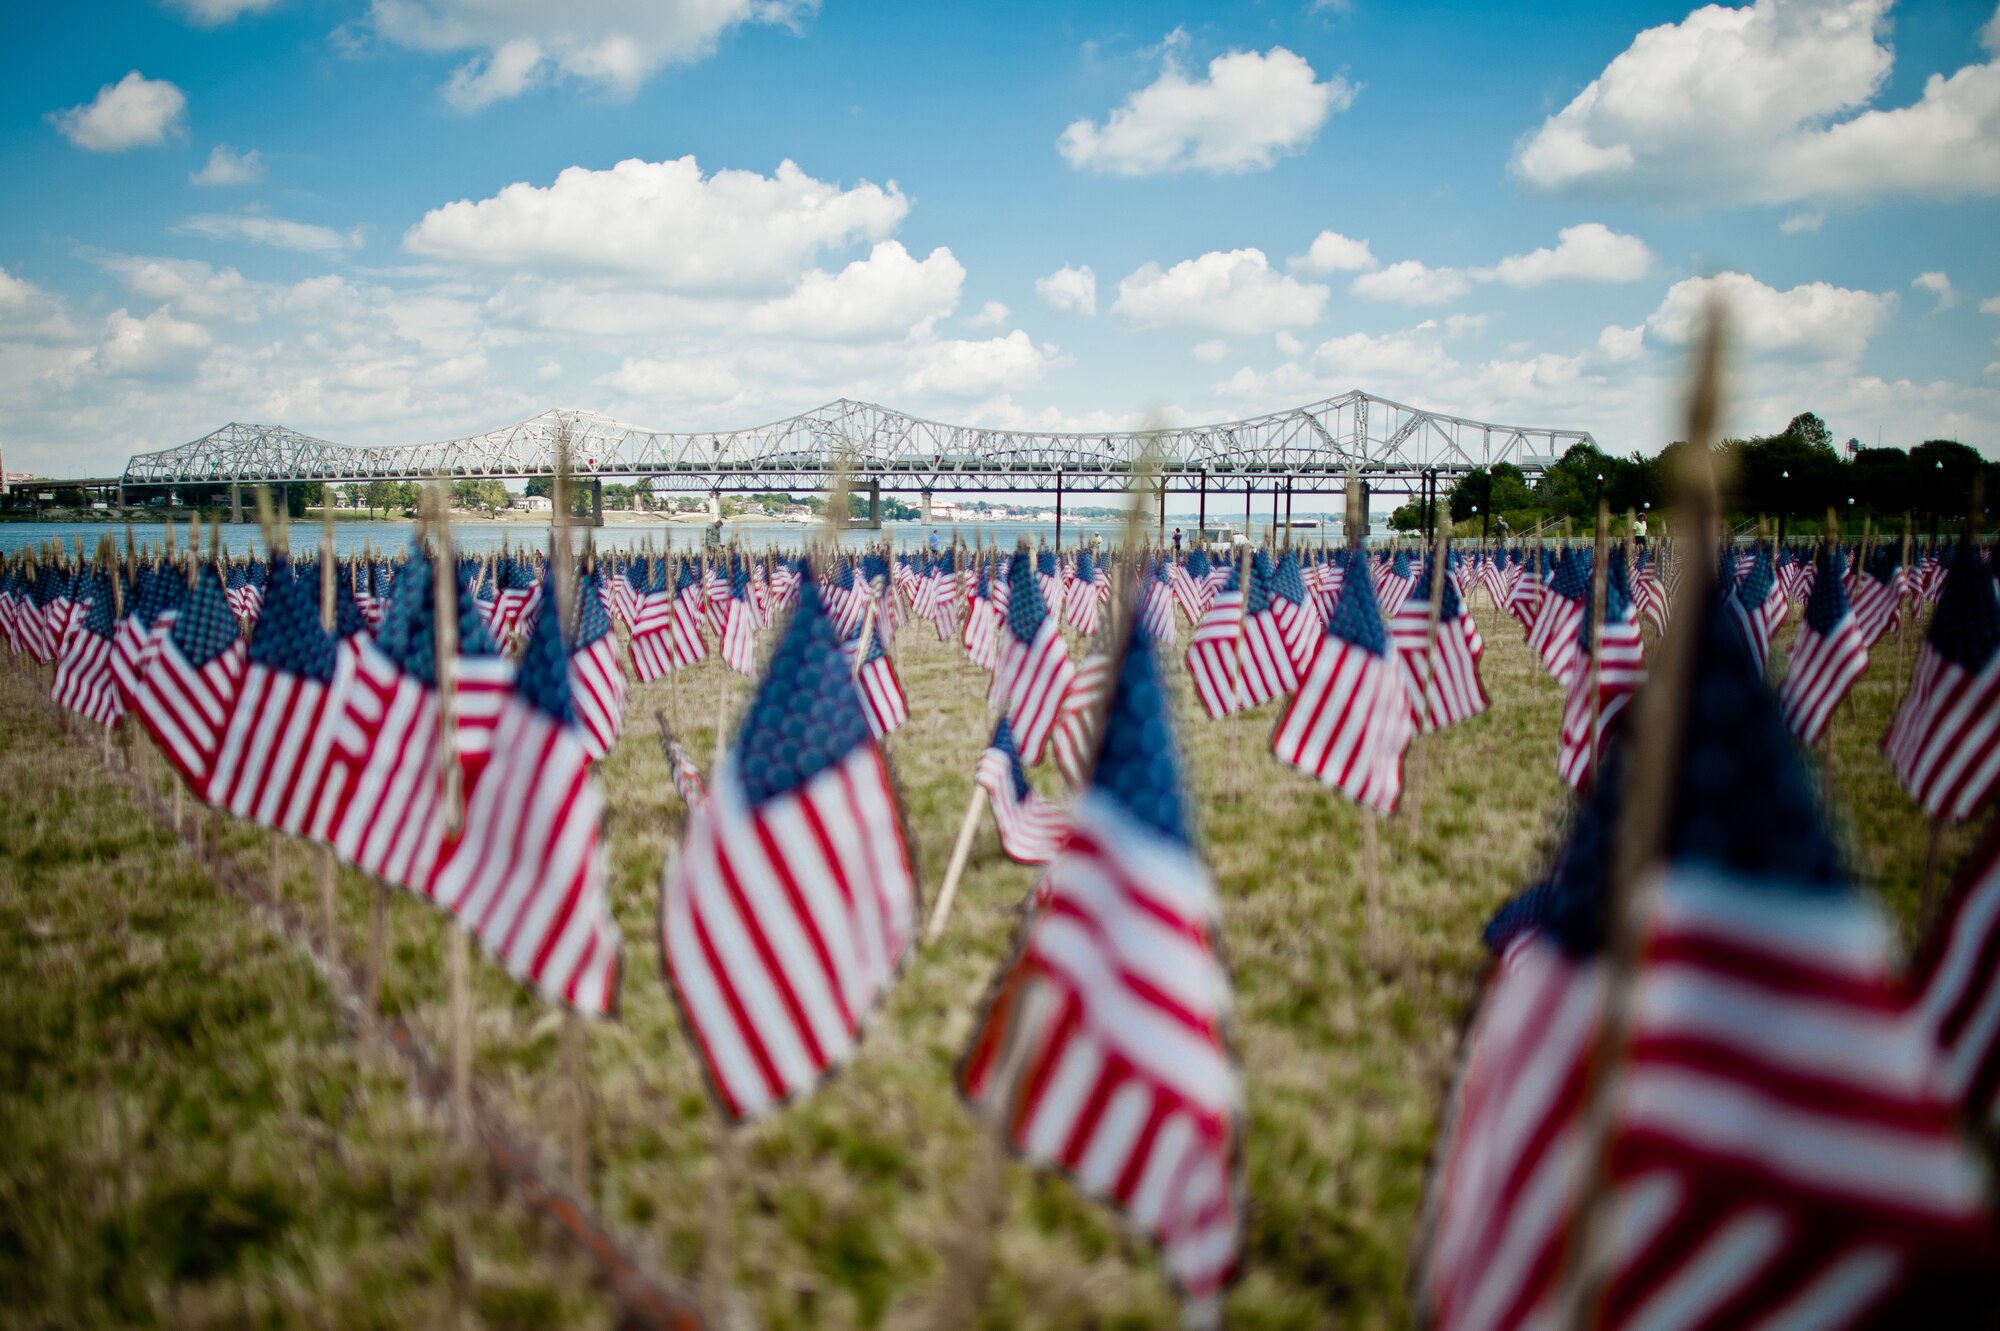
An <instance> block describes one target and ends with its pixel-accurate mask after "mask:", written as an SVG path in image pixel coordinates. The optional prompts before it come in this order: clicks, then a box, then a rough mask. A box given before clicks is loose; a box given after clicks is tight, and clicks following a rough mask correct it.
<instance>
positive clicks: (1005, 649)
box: [988, 546, 1076, 766]
mask: <svg viewBox="0 0 2000 1331" xmlns="http://www.w3.org/2000/svg"><path fill="white" fill-rule="evenodd" d="M1009 583H1010V584H1011V585H1010V586H1009V588H1008V593H1007V618H1006V620H1005V622H1004V623H1003V624H1002V626H1001V630H1000V664H999V666H998V667H997V668H996V669H995V670H994V672H993V688H992V691H991V693H990V694H989V695H988V696H989V700H990V701H991V702H992V704H993V705H994V706H995V707H997V708H1001V709H1004V711H1005V713H1006V715H1007V718H1008V719H1009V720H1011V721H1012V722H1013V723H1014V738H1015V739H1016V740H1018V741H1019V742H1020V745H1021V755H1022V757H1024V758H1025V759H1026V760H1027V762H1028V764H1029V765H1030V766H1033V765H1034V764H1036V763H1039V762H1041V760H1042V752H1043V750H1044V749H1046V748H1047V747H1048V742H1049V734H1050V732H1051V731H1053V730H1054V729H1055V727H1056V722H1057V721H1058V720H1060V719H1061V717H1062V704H1063V695H1064V694H1066V693H1068V692H1069V686H1070V681H1071V680H1073V679H1074V678H1075V677H1076V670H1075V667H1073V666H1072V665H1071V664H1070V660H1069V645H1068V644H1067V643H1065V642H1064V641H1063V636H1062V629H1061V628H1060V627H1059V626H1058V625H1057V623H1056V616H1055V614H1054V612H1053V611H1050V610H1047V609H1044V608H1043V605H1042V593H1041V588H1040V586H1039V585H1038V579H1037V577H1036V574H1035V569H1034V563H1033V560H1032V559H1031V558H1030V557H1029V555H1028V553H1027V550H1026V548H1025V546H1024V547H1023V549H1022V550H1021V552H1020V553H1019V554H1017V555H1015V556H1014V565H1013V569H1012V570H1011V573H1010V577H1009Z"/></svg>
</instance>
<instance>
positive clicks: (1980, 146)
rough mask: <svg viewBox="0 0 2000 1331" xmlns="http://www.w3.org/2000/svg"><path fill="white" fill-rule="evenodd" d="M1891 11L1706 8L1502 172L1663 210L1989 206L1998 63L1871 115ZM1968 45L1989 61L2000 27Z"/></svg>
mask: <svg viewBox="0 0 2000 1331" xmlns="http://www.w3.org/2000/svg"><path fill="white" fill-rule="evenodd" d="M1892 2H1893V0H1756V3H1754V4H1750V5H1746V6H1744V7H1742V8H1729V7H1726V6H1723V5H1706V6H1703V7H1702V8H1700V9H1697V10H1695V11H1694V12H1693V13H1691V14H1689V15H1688V16H1687V17H1686V18H1685V19H1683V20H1681V21H1680V22H1679V23H1665V24H1661V25H1660V26H1658V27H1654V28H1648V29H1646V30H1645V31H1643V32H1641V33H1640V34H1639V35H1638V36H1637V37H1635V38H1634V39H1633V41H1632V44H1631V45H1630V46H1629V47H1627V48H1626V49H1625V51H1623V52H1622V53H1621V54H1620V55H1618V56H1617V57H1616V58H1615V59H1614V60H1612V62H1611V63H1610V65H1608V66H1606V68H1605V70H1604V72H1603V73H1602V74H1600V75H1598V77H1597V78H1595V79H1593V80H1592V81H1591V83H1590V85H1589V86H1588V87H1586V88H1585V89H1584V90H1583V91H1582V92H1580V93H1578V94H1577V95H1576V97H1575V98H1574V99H1573V100H1572V101H1571V102H1570V103H1569V104H1568V105H1567V106H1565V107H1564V108H1563V109H1562V110H1561V111H1558V112H1557V113H1556V114H1554V115H1552V116H1550V117H1549V118H1548V119H1547V120H1545V121H1544V122H1543V123H1542V124H1541V126H1540V127H1538V128H1537V129H1536V130H1534V132H1532V133H1531V134H1529V135H1528V136H1527V137H1526V138H1524V139H1523V140H1522V142H1521V143H1520V145H1519V146H1518V147H1517V148H1516V150H1515V153H1514V157H1513V162H1512V166H1513V170H1514V172H1515V173H1516V174H1517V175H1518V176H1520V177H1521V178H1522V179H1523V180H1525V181H1527V182H1528V183H1529V184H1530V185H1533V186H1536V187H1538V188H1541V189H1547V190H1598V191H1603V192H1616V193H1621V194H1633V195H1643V196H1650V197H1659V198H1666V199H1670V200H1671V201H1672V202H1674V203H1675V204H1677V205H1688V204H1694V205H1700V204H1732V203H1746V202H1757V203H1785V202H1790V201H1793V200H1801V199H1824V200H1841V201H1846V200H1860V199H1870V198H1876V197H1880V196H1883V195H1895V194H1912V195H1923V196H1932V197H1957V196H1964V195H1990V194H1994V193H2000V60H1988V61H1987V62H1986V63H1983V64H1975V65H1967V66H1965V67H1964V68H1962V69H1959V70H1957V71H1956V72H1954V73H1952V74H1950V75H1945V74H1932V75H1931V76H1930V77H1929V78H1928V79H1927V80H1926V81H1925V83H1924V90H1923V93H1922V95H1921V96H1920V97H1919V98H1918V99H1917V100H1916V101H1915V102H1912V103H1909V104H1908V105H1904V106H1896V107H1886V108H1884V107H1876V106H1874V105H1872V104H1873V103H1874V102H1875V101H1876V100H1877V99H1878V98H1879V96H1880V95H1881V93H1882V90H1883V89H1884V87H1885V86H1887V82H1888V78H1889V73H1890V69H1891V67H1892V65H1893V64H1894V59H1895V57H1894V54H1893V53H1892V52H1891V50H1890V49H1889V47H1888V46H1887V45H1886V44H1885V42H1884V39H1885V38H1886V37H1887V34H1888V32H1889V9H1890V6H1891V4H1892ZM1981 37H1982V40H1983V41H1984V43H1985V44H1986V46H1987V48H1988V50H1989V51H1996V50H2000V25H1995V24H1992V23H1989V24H1987V25H1986V27H1985V29H1984V30H1983V32H1982V34H1981Z"/></svg>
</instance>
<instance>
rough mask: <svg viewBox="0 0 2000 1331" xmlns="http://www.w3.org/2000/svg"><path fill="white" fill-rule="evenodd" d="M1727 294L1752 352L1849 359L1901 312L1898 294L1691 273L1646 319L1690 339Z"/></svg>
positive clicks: (1673, 338) (1672, 338) (1669, 334)
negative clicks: (1787, 285) (1781, 284)
mask: <svg viewBox="0 0 2000 1331" xmlns="http://www.w3.org/2000/svg"><path fill="white" fill-rule="evenodd" d="M1717 296H1719V297H1721V298H1722V299H1723V300H1724V302H1725V306H1726V308H1727V310H1728V317H1729V326H1730V330H1731V332H1732V333H1733V334H1734V335H1735V336H1737V337H1740V338H1741V339H1742V340H1743V341H1744V342H1745V343H1746V344H1747V345H1748V346H1749V347H1750V348H1751V349H1752V350H1758V351H1782V352H1792V353H1795V354H1797V355H1801V356H1809V357H1819V358H1822V359H1825V360H1835V361H1851V360H1853V359H1855V358H1856V357H1858V356H1860V354H1861V352H1862V351H1863V349H1865V348H1866V347H1867V345H1868V340H1869V339H1870V338H1871V337H1873V336H1874V335H1875V334H1876V332H1877V331H1879V330H1880V329H1881V327H1882V325H1883V324H1884V323H1886V322H1887V321H1888V319H1889V316H1890V315H1891V314H1893V313H1894V312H1895V309H1896V294H1895V293H1894V292H1893V291H1891V292H1875V291H1853V290H1850V289H1848V288H1846V287H1837V286H1834V285H1833V284H1831V283H1829V282H1807V283H1801V284H1800V285H1798V286H1795V287H1793V288H1791V289H1790V290H1789V291H1779V290H1777V289H1776V288H1774V287H1769V286H1766V285H1764V283H1762V282H1759V281H1758V280H1757V279H1756V278H1754V277H1751V276H1750V275H1749V274H1747V273H1718V274H1716V275H1715V276H1714V277H1690V278H1687V279H1686V280H1684V281H1680V282H1676V283H1674V285H1673V286H1672V287H1671V288H1669V289H1668V291H1667V295H1666V298H1665V299H1664V300H1662V301H1661V302H1660V307H1659V308H1658V309H1656V310H1654V311H1653V313H1652V315H1651V316H1649V317H1648V318H1647V320H1646V327H1648V328H1650V329H1652V330H1653V331H1654V332H1656V333H1658V334H1659V335H1660V336H1662V337H1664V338H1666V339H1667V340H1668V341H1669V342H1675V343H1686V342H1689V341H1691V340H1692V339H1693V338H1694V336H1695V334H1696V333H1697V331H1699V329H1700V328H1701V325H1702V321H1703V319H1704V317H1705V313H1706V311H1707V309H1708V306H1709V302H1710V301H1711V299H1712V298H1714V297H1717Z"/></svg>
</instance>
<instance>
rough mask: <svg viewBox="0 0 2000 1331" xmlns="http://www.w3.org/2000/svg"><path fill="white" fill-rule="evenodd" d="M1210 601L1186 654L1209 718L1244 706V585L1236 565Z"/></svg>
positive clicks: (1196, 688) (1196, 694) (1196, 692)
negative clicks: (1242, 646)
mask: <svg viewBox="0 0 2000 1331" xmlns="http://www.w3.org/2000/svg"><path fill="white" fill-rule="evenodd" d="M1226 577H1227V580H1226V581H1225V582H1224V583H1223V584H1222V587H1221V588H1220V589H1219V590H1218V591H1217V592H1216V593H1215V595H1214V597H1213V598H1212V599H1211V600H1210V601H1209V603H1208V609H1207V610H1205V611H1204V612H1203V613H1202V616H1201V621H1200V622H1199V623H1197V624H1196V625H1195V626H1194V636H1193V637H1192V638H1190V639H1189V640H1188V649H1187V655H1186V657H1185V658H1183V659H1184V660H1185V662H1186V665H1187V670H1188V675H1189V677H1190V678H1192V679H1193V680H1194V696H1195V697H1196V698H1197V699H1199V700H1200V702H1201V706H1202V710H1203V711H1205V712H1207V713H1208V715H1209V719H1210V720H1218V719H1220V718H1222V717H1225V716H1229V715H1231V714H1232V713H1235V712H1239V711H1241V710H1243V706H1244V703H1243V683H1242V669H1243V653H1242V650H1241V645H1242V641H1243V587H1242V584H1241V581H1240V578H1239V575H1238V572H1237V570H1236V569H1234V568H1231V569H1229V570H1228V572H1227V574H1226Z"/></svg>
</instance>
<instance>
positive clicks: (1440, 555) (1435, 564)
mask: <svg viewBox="0 0 2000 1331" xmlns="http://www.w3.org/2000/svg"><path fill="white" fill-rule="evenodd" d="M1444 559H1445V534H1444V529H1443V527H1442V526H1440V527H1439V529H1438V537H1437V550H1436V552H1435V553H1434V554H1433V555H1432V556H1431V606H1430V623H1429V624H1428V625H1427V626H1426V627H1425V629H1424V692H1423V694H1422V697H1421V701H1422V703H1423V706H1424V709H1425V710H1426V711H1428V710H1429V709H1430V689H1431V687H1432V686H1433V685H1434V683H1435V680H1434V678H1433V673H1432V672H1434V671H1435V670H1436V669H1437V637H1438V620H1439V618H1440V616H1442V615H1443V613H1444ZM1417 731H1418V733H1417V734H1416V735H1415V736H1414V737H1412V738H1411V740H1410V780H1409V785H1410V839H1411V840H1412V841H1417V840H1421V839H1422V838H1423V834H1424V748H1425V746H1424V744H1423V743H1422V740H1423V724H1422V718H1419V720H1418V726H1417Z"/></svg>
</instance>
